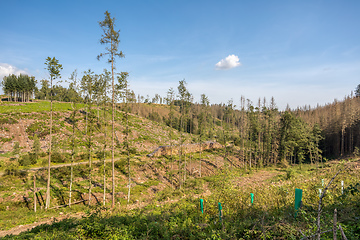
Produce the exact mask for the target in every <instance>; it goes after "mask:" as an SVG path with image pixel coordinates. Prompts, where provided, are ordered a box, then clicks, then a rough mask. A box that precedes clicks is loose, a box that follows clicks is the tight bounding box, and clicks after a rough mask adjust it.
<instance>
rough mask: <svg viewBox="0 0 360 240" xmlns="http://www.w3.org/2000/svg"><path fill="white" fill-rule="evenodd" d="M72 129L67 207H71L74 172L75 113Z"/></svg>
mask: <svg viewBox="0 0 360 240" xmlns="http://www.w3.org/2000/svg"><path fill="white" fill-rule="evenodd" d="M73 114H74V115H73V116H74V117H73V129H72V151H71V166H70V191H69V207H71V194H72V184H73V174H74V173H73V172H74V154H75V111H74V113H73Z"/></svg>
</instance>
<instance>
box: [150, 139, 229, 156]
mask: <svg viewBox="0 0 360 240" xmlns="http://www.w3.org/2000/svg"><path fill="white" fill-rule="evenodd" d="M200 145H201V150H202V151H203V150H207V149H216V148H222V147H223V146H222V145H221V144H220V143H218V142H210V141H208V142H204V143H202V144H200V143H193V144H184V145H182V152H183V153H185V154H186V153H192V152H199V151H200ZM179 150H180V146H179V145H173V146H172V147H170V146H160V147H158V148H157V149H155V151H153V152H152V153H150V154H148V155H146V156H148V157H159V156H165V155H176V154H178V153H179Z"/></svg>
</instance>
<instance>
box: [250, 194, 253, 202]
mask: <svg viewBox="0 0 360 240" xmlns="http://www.w3.org/2000/svg"><path fill="white" fill-rule="evenodd" d="M250 198H251V204H253V203H254V194H253V193H250Z"/></svg>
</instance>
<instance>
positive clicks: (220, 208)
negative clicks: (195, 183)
mask: <svg viewBox="0 0 360 240" xmlns="http://www.w3.org/2000/svg"><path fill="white" fill-rule="evenodd" d="M218 208H219V220H220V221H221V217H222V206H221V203H218Z"/></svg>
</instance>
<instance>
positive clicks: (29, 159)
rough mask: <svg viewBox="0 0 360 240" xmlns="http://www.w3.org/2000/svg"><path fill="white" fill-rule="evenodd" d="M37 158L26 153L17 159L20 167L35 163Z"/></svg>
mask: <svg viewBox="0 0 360 240" xmlns="http://www.w3.org/2000/svg"><path fill="white" fill-rule="evenodd" d="M36 160H37V157H36V155H35V154H34V153H26V154H24V155H22V156H20V158H19V165H20V166H29V165H33V164H35V163H36Z"/></svg>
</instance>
